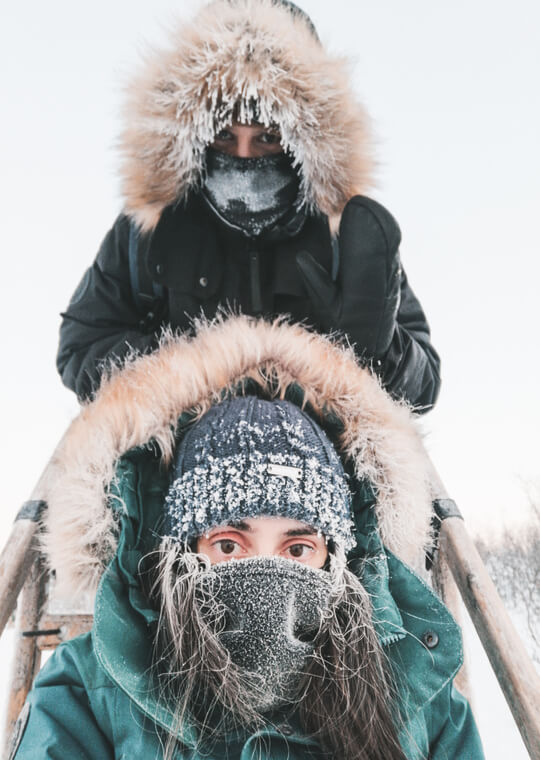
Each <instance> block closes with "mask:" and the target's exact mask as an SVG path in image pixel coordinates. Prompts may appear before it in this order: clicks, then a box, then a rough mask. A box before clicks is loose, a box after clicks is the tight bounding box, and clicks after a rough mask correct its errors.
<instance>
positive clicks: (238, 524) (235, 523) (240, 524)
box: [216, 520, 253, 533]
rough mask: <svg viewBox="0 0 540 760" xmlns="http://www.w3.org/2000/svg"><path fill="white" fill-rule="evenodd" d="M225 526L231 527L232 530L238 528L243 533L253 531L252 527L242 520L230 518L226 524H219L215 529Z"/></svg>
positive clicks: (223, 528) (221, 528) (224, 528)
mask: <svg viewBox="0 0 540 760" xmlns="http://www.w3.org/2000/svg"><path fill="white" fill-rule="evenodd" d="M227 528H233V530H240V531H242V532H243V533H253V528H252V527H251V526H250V525H248V524H247V522H244V520H232V521H231V522H229V523H227V524H226V525H220V526H219V527H218V528H216V530H227Z"/></svg>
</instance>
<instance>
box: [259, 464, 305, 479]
mask: <svg viewBox="0 0 540 760" xmlns="http://www.w3.org/2000/svg"><path fill="white" fill-rule="evenodd" d="M267 471H268V474H269V475H278V476H279V477H282V478H291V480H300V478H301V477H302V470H301V469H300V468H299V467H287V466H286V465H283V464H269V465H268V467H267Z"/></svg>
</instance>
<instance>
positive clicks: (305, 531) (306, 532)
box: [285, 525, 319, 536]
mask: <svg viewBox="0 0 540 760" xmlns="http://www.w3.org/2000/svg"><path fill="white" fill-rule="evenodd" d="M318 532H319V531H318V530H317V529H316V528H313V527H312V526H311V525H305V526H304V527H303V528H292V529H291V530H288V531H287V532H286V533H285V535H286V536H313V535H315V534H316V533H318Z"/></svg>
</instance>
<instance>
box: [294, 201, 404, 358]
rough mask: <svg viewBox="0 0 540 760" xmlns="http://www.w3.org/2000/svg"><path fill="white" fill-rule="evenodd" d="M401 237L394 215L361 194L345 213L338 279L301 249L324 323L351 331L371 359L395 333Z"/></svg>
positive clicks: (380, 353) (303, 265) (384, 349)
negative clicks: (332, 276)
mask: <svg viewBox="0 0 540 760" xmlns="http://www.w3.org/2000/svg"><path fill="white" fill-rule="evenodd" d="M400 242H401V232H400V229H399V227H398V224H397V222H396V220H395V219H394V218H393V217H392V215H391V214H390V213H389V212H388V211H387V210H386V209H385V208H384V207H383V206H381V205H380V204H379V203H376V202H375V201H373V200H371V199H370V198H365V197H364V196H361V195H357V196H355V197H354V198H351V200H350V201H349V202H348V203H347V205H346V206H345V210H344V212H343V216H342V218H341V224H340V227H339V271H338V276H337V280H336V282H334V281H333V280H332V278H331V276H330V275H329V274H328V272H327V271H326V270H325V269H324V268H323V267H322V266H321V265H320V264H319V263H318V262H317V261H315V259H314V258H313V256H312V255H311V254H310V253H309V252H308V251H300V253H298V254H297V255H296V263H297V266H298V268H299V270H300V274H301V275H302V279H303V281H304V284H305V286H306V288H307V292H308V295H309V298H310V300H311V302H312V304H313V308H314V312H315V315H316V319H317V322H318V324H319V326H320V327H321V329H322V330H324V331H325V332H331V331H333V330H340V331H342V332H344V333H346V334H347V335H348V337H349V340H350V342H351V343H353V344H354V345H355V347H356V351H357V353H358V355H360V356H362V357H364V358H366V359H378V358H381V357H383V356H384V355H385V354H386V352H387V351H388V349H389V347H390V343H391V341H392V336H393V335H394V329H395V326H396V315H397V312H398V309H399V303H400V292H401V291H400V282H401V267H400V262H399V251H398V248H399V244H400Z"/></svg>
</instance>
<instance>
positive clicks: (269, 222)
mask: <svg viewBox="0 0 540 760" xmlns="http://www.w3.org/2000/svg"><path fill="white" fill-rule="evenodd" d="M276 4H277V5H283V6H284V7H285V8H287V10H289V11H290V13H291V15H292V16H293V17H295V18H301V19H302V20H303V21H304V22H305V23H306V24H307V26H308V27H309V29H310V31H311V33H312V34H313V36H314V37H315V38H316V39H317V40H318V39H319V38H318V36H317V31H316V29H315V26H314V24H313V22H312V21H311V19H310V18H309V16H308V15H307V13H305V12H304V11H303V10H301V9H300V8H299V7H298V6H297V5H295V4H294V3H292V2H288V0H279V2H277V3H276ZM299 190H300V175H299V169H298V167H296V166H295V165H294V160H293V158H292V157H291V156H290V155H289V154H288V153H280V154H277V155H269V156H261V157H259V158H239V157H237V156H231V155H229V154H227V153H221V152H220V151H217V150H214V149H212V148H207V151H206V171H205V179H204V182H203V187H202V195H203V197H204V199H205V200H206V202H207V204H208V205H209V206H210V208H211V209H212V211H213V212H214V214H216V216H217V217H218V218H219V219H221V221H222V222H224V223H225V224H226V225H227V226H229V227H231V228H232V229H235V230H237V231H240V232H242V233H243V234H244V235H246V236H247V237H251V238H256V237H259V236H260V235H263V234H264V233H266V232H269V231H271V230H272V229H273V228H274V227H275V226H276V225H277V224H279V223H280V222H283V221H284V220H285V221H289V220H291V221H293V225H292V229H293V230H295V231H296V230H297V229H298V228H299V225H298V224H297V223H296V220H295V219H294V217H295V212H298V211H299V208H298V207H299Z"/></svg>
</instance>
